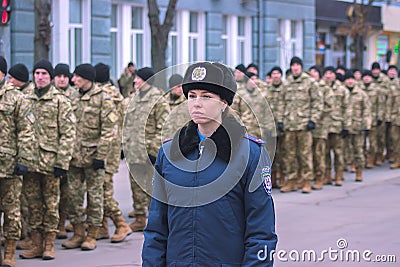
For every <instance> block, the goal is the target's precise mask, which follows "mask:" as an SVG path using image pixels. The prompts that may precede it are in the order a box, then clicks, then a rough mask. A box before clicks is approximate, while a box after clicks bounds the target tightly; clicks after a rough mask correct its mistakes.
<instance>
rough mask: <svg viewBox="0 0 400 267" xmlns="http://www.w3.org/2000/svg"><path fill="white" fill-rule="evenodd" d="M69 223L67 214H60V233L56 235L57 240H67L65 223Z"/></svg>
mask: <svg viewBox="0 0 400 267" xmlns="http://www.w3.org/2000/svg"><path fill="white" fill-rule="evenodd" d="M66 221H67V214H65V213H62V212H60V220H59V221H58V227H57V228H58V233H57V235H56V237H57V239H67V238H68V233H67V230H65V222H66Z"/></svg>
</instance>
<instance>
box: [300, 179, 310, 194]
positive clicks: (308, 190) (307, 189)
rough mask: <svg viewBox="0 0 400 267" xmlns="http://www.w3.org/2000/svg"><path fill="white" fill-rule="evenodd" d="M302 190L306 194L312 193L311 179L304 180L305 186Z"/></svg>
mask: <svg viewBox="0 0 400 267" xmlns="http://www.w3.org/2000/svg"><path fill="white" fill-rule="evenodd" d="M301 192H302V193H304V194H309V193H311V181H310V180H305V181H304V182H303V188H302V189H301Z"/></svg>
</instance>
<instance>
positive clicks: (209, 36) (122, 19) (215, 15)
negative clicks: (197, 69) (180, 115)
mask: <svg viewBox="0 0 400 267" xmlns="http://www.w3.org/2000/svg"><path fill="white" fill-rule="evenodd" d="M51 3H52V8H51V9H52V13H51V16H50V18H49V19H50V22H51V26H52V36H51V45H50V56H49V57H50V60H52V62H53V63H54V64H56V63H59V62H63V63H68V64H69V65H70V66H71V70H73V68H74V67H75V66H76V65H78V64H81V63H87V62H89V63H92V64H96V63H98V62H104V63H106V64H109V65H110V66H111V72H112V76H113V77H118V76H119V74H120V73H122V72H123V69H124V67H125V66H126V65H127V63H128V62H130V61H133V62H135V64H136V65H137V67H139V68H140V67H144V66H150V65H151V54H150V53H151V52H150V46H151V32H150V27H149V20H148V16H147V13H148V9H147V1H146V0H124V1H122V0H121V1H117V0H96V1H94V0H53V1H51ZM158 4H159V6H160V21H161V23H162V22H163V18H164V14H165V12H166V7H167V5H168V0H159V1H158ZM34 21H35V15H34V1H33V0H18V1H12V13H11V22H10V23H9V25H8V26H6V27H2V29H1V31H0V35H1V36H0V38H1V39H2V41H3V43H4V45H3V47H1V49H2V50H0V53H1V54H3V55H5V56H6V58H7V59H8V61H9V63H10V65H13V64H16V63H20V62H22V63H24V64H26V65H27V66H28V68H30V69H31V66H32V65H33V63H34V62H33V61H34V30H35V28H34V27H35V23H34ZM314 36H315V0H285V1H278V0H203V1H201V2H199V1H196V0H180V1H178V3H177V12H176V16H175V20H174V25H173V27H172V30H171V32H170V35H169V42H168V49H167V59H166V65H167V66H173V65H176V64H181V63H187V62H193V61H200V60H210V61H218V62H221V63H224V64H227V65H228V66H231V67H234V66H236V65H237V64H240V63H243V64H245V65H247V64H249V63H252V62H253V63H256V64H257V65H259V68H260V76H263V75H265V73H266V72H267V71H268V70H269V69H270V68H271V67H272V66H274V65H279V66H281V67H282V68H283V69H287V68H288V64H289V61H290V58H291V57H292V56H299V57H302V58H304V60H305V65H306V66H310V65H312V64H314V53H315V48H314V46H315V42H314Z"/></svg>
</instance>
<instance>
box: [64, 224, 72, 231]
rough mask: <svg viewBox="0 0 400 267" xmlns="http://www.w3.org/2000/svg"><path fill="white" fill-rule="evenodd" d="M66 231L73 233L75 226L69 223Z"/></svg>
mask: <svg viewBox="0 0 400 267" xmlns="http://www.w3.org/2000/svg"><path fill="white" fill-rule="evenodd" d="M65 231H67V233H72V232H73V231H74V226H73V225H72V224H71V223H69V224H67V226H65Z"/></svg>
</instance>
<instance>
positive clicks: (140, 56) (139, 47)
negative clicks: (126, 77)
mask: <svg viewBox="0 0 400 267" xmlns="http://www.w3.org/2000/svg"><path fill="white" fill-rule="evenodd" d="M143 13H144V11H143V8H142V7H137V6H133V7H132V16H131V17H132V20H131V34H130V36H131V55H130V58H132V59H133V60H134V61H135V62H136V65H137V66H139V67H143V66H144V27H143V25H144V21H143V18H144V15H143Z"/></svg>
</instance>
